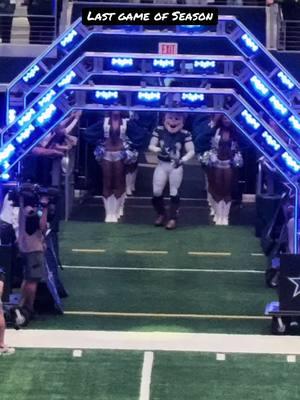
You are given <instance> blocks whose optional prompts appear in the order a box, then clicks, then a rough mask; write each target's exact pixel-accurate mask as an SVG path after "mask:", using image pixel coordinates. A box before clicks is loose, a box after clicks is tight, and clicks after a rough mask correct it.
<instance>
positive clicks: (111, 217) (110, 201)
mask: <svg viewBox="0 0 300 400" xmlns="http://www.w3.org/2000/svg"><path fill="white" fill-rule="evenodd" d="M103 202H104V208H105V222H118V219H117V217H116V215H115V212H116V198H115V196H114V195H111V196H109V197H108V198H107V199H106V198H105V197H103Z"/></svg>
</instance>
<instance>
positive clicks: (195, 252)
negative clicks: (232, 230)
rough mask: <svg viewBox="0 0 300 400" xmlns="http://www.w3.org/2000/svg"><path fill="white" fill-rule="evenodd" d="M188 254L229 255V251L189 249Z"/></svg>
mask: <svg viewBox="0 0 300 400" xmlns="http://www.w3.org/2000/svg"><path fill="white" fill-rule="evenodd" d="M188 255H189V256H224V257H225V256H231V253H226V252H215V251H189V252H188Z"/></svg>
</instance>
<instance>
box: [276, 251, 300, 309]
mask: <svg viewBox="0 0 300 400" xmlns="http://www.w3.org/2000/svg"><path fill="white" fill-rule="evenodd" d="M279 305H280V307H279V308H280V310H284V311H298V312H299V315H300V255H298V254H297V255H296V254H282V255H281V256H280V277H279Z"/></svg>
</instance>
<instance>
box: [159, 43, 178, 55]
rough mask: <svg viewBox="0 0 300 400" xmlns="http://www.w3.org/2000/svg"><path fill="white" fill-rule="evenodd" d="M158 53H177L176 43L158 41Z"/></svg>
mask: <svg viewBox="0 0 300 400" xmlns="http://www.w3.org/2000/svg"><path fill="white" fill-rule="evenodd" d="M158 52H159V54H178V43H159V44H158Z"/></svg>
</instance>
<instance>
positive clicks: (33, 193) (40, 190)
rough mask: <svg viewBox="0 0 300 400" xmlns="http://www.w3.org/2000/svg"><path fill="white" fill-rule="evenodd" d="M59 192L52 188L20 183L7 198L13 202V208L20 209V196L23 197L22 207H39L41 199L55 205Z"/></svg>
mask: <svg viewBox="0 0 300 400" xmlns="http://www.w3.org/2000/svg"><path fill="white" fill-rule="evenodd" d="M59 194H60V193H59V190H58V189H57V188H54V187H49V188H47V187H42V186H40V185H38V184H33V183H22V184H20V185H19V186H17V187H15V188H14V189H12V190H10V191H9V195H8V198H9V200H10V201H12V202H13V207H20V196H22V197H23V203H24V207H26V206H31V207H39V206H40V205H41V199H42V198H43V197H47V198H48V202H49V203H48V204H56V202H57V199H58V197H59Z"/></svg>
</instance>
